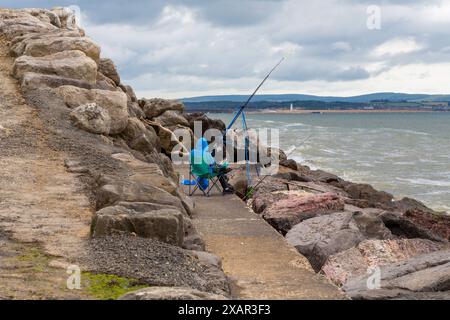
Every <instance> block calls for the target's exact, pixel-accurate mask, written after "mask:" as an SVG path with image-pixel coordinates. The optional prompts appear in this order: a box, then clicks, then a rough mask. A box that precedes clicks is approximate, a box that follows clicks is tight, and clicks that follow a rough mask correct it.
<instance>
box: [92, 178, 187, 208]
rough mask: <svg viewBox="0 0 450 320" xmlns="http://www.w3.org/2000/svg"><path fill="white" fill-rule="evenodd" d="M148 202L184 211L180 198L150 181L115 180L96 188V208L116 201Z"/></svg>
mask: <svg viewBox="0 0 450 320" xmlns="http://www.w3.org/2000/svg"><path fill="white" fill-rule="evenodd" d="M122 201H124V202H148V203H156V204H163V205H170V206H174V207H176V208H178V209H179V210H181V211H183V212H184V210H185V209H184V206H183V204H182V203H181V200H180V199H179V198H178V197H176V196H173V195H172V194H170V193H169V192H167V191H165V190H163V189H161V188H158V187H155V186H154V185H152V184H151V183H150V182H129V181H117V182H115V183H113V184H105V185H103V186H101V187H100V188H99V189H98V190H97V208H98V209H101V208H104V207H108V206H113V205H115V204H117V203H118V202H122Z"/></svg>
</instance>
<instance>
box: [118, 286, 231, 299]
mask: <svg viewBox="0 0 450 320" xmlns="http://www.w3.org/2000/svg"><path fill="white" fill-rule="evenodd" d="M119 300H227V297H225V296H222V295H217V294H213V293H207V292H202V291H198V290H195V289H191V288H174V287H151V288H145V289H141V290H138V291H134V292H130V293H127V294H125V295H123V296H122V297H120V298H119Z"/></svg>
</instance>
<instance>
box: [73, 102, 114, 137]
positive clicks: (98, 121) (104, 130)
mask: <svg viewBox="0 0 450 320" xmlns="http://www.w3.org/2000/svg"><path fill="white" fill-rule="evenodd" d="M70 119H71V120H72V122H73V123H74V125H75V126H77V127H78V128H80V129H82V130H85V131H87V132H91V133H95V134H104V135H108V134H109V132H110V130H111V117H110V116H109V113H108V111H106V110H105V109H103V108H102V107H99V106H98V105H97V104H95V103H88V104H85V105H82V106H79V107H78V108H75V109H74V110H73V111H72V112H71V113H70Z"/></svg>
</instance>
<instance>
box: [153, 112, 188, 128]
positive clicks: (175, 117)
mask: <svg viewBox="0 0 450 320" xmlns="http://www.w3.org/2000/svg"><path fill="white" fill-rule="evenodd" d="M144 112H145V111H144ZM154 121H155V122H158V123H159V124H161V125H162V126H163V127H173V126H178V125H180V126H183V127H189V123H188V122H187V120H186V119H185V118H184V117H183V116H182V115H181V113H180V112H178V111H174V110H168V111H165V112H164V113H163V114H161V115H160V116H158V117H155V118H154Z"/></svg>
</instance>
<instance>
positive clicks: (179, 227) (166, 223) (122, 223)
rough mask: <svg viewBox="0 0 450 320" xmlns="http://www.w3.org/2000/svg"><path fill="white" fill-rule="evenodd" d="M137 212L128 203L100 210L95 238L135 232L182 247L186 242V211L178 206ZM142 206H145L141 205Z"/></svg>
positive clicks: (92, 228)
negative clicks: (184, 213)
mask: <svg viewBox="0 0 450 320" xmlns="http://www.w3.org/2000/svg"><path fill="white" fill-rule="evenodd" d="M146 206H147V208H146V209H147V210H146V211H143V212H141V211H136V210H133V209H131V208H129V207H128V208H127V207H125V206H121V205H117V206H112V207H106V208H103V209H101V210H99V211H97V212H96V214H95V215H94V217H93V220H92V225H91V231H92V232H91V233H92V236H93V237H102V236H107V235H111V234H113V233H114V232H115V231H124V232H128V233H135V234H136V235H138V236H141V237H144V238H152V239H157V240H159V241H162V242H165V243H168V244H172V245H176V246H181V245H182V244H183V236H184V227H183V214H182V213H181V212H180V211H179V210H176V209H167V208H162V207H161V206H159V207H161V208H159V209H157V207H158V206H156V205H155V206H154V209H156V210H150V209H151V208H150V206H151V204H148V205H146ZM140 209H142V206H141V208H140Z"/></svg>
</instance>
